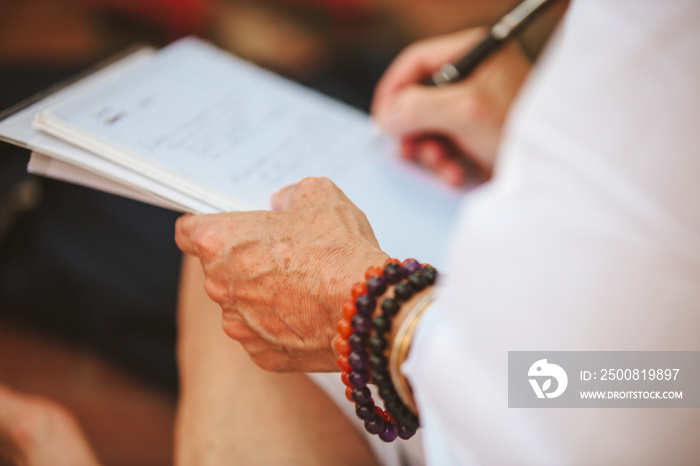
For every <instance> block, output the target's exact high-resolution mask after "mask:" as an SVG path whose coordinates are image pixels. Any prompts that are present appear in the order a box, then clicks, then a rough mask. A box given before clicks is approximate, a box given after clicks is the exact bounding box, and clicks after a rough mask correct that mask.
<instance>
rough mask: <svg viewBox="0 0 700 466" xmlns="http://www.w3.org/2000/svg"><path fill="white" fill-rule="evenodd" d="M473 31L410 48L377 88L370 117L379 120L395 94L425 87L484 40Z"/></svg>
mask: <svg viewBox="0 0 700 466" xmlns="http://www.w3.org/2000/svg"><path fill="white" fill-rule="evenodd" d="M483 34H484V30H483V29H482V28H474V29H469V30H466V31H460V32H458V33H453V34H448V35H444V36H440V37H437V38H433V39H429V40H426V41H423V42H419V43H417V44H415V45H412V46H409V47H408V48H406V49H405V50H404V51H403V52H402V53H400V54H399V55H398V56H397V57H396V59H395V60H394V61H393V62H392V64H391V65H390V66H389V68H388V69H387V71H386V72H385V73H384V75H383V76H382V78H381V79H380V80H379V83H378V84H377V87H376V88H375V93H374V99H373V101H372V110H371V113H372V114H373V115H375V116H377V117H379V116H380V115H381V114H382V113H383V111H384V110H385V108H386V106H387V105H389V104H390V101H391V100H392V98H393V96H394V94H395V93H396V92H397V91H398V90H399V89H401V88H403V87H405V86H407V85H410V84H419V83H422V82H423V81H424V80H425V79H426V78H427V77H429V76H430V75H431V74H432V73H433V72H434V71H436V70H437V69H438V68H440V67H441V66H442V65H444V64H445V63H448V62H452V61H454V60H456V59H457V58H458V57H459V56H460V55H461V54H462V53H464V51H465V50H468V49H469V48H471V47H472V46H473V45H475V44H476V43H477V42H478V41H479V40H481V38H482V37H483Z"/></svg>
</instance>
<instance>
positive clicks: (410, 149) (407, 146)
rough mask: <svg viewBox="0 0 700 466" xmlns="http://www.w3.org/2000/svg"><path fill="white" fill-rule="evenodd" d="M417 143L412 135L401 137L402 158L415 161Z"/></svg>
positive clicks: (416, 139)
mask: <svg viewBox="0 0 700 466" xmlns="http://www.w3.org/2000/svg"><path fill="white" fill-rule="evenodd" d="M417 141H418V138H416V137H415V136H413V135H410V136H403V137H402V138H401V141H400V143H401V149H400V153H401V156H402V157H403V158H405V159H406V160H415V159H416V143H417Z"/></svg>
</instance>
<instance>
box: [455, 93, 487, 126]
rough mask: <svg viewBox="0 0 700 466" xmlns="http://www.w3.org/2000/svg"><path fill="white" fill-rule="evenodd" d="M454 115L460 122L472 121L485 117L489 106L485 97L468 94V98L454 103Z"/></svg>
mask: <svg viewBox="0 0 700 466" xmlns="http://www.w3.org/2000/svg"><path fill="white" fill-rule="evenodd" d="M454 105H455V113H456V114H457V116H458V117H459V118H460V119H461V120H462V121H474V120H478V119H480V118H483V117H484V116H487V115H488V114H489V113H490V110H491V104H490V101H489V99H488V98H486V96H483V95H481V94H478V93H470V94H469V95H468V96H466V97H465V98H462V99H458V100H456V101H455V104H454Z"/></svg>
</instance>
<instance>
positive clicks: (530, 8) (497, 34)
mask: <svg viewBox="0 0 700 466" xmlns="http://www.w3.org/2000/svg"><path fill="white" fill-rule="evenodd" d="M551 2H552V0H524V1H522V2H520V4H518V6H516V7H515V8H513V9H512V10H511V11H510V12H508V13H507V14H506V15H505V16H503V17H502V18H501V19H500V20H499V21H498V22H497V23H496V24H494V25H493V26H492V27H491V30H490V31H489V35H488V36H486V38H485V39H484V40H483V41H481V43H479V45H477V46H476V47H474V48H473V49H472V50H471V51H470V52H469V53H468V54H467V55H465V56H464V58H462V59H461V60H459V61H457V62H455V63H447V64H445V65H443V66H442V67H441V68H440V69H439V70H437V71H436V72H435V73H433V75H432V77H431V78H430V80H429V81H428V82H427V84H428V85H433V86H444V85H445V84H450V83H453V82H456V81H459V80H460V79H464V78H466V77H467V76H469V75H470V74H471V73H472V72H473V71H474V70H475V69H476V68H477V67H478V66H479V65H480V64H481V62H482V61H484V60H485V59H486V58H487V57H488V56H489V55H491V54H492V53H494V52H495V51H496V50H497V49H498V48H499V47H500V46H501V45H502V44H503V43H505V42H506V41H507V40H508V39H510V38H511V37H513V34H515V33H516V32H517V31H519V30H520V28H522V27H523V26H525V25H526V24H527V23H528V22H530V20H531V19H532V18H534V17H535V16H536V15H537V13H538V12H540V11H542V10H544V7H545V6H546V5H547V4H549V3H551Z"/></svg>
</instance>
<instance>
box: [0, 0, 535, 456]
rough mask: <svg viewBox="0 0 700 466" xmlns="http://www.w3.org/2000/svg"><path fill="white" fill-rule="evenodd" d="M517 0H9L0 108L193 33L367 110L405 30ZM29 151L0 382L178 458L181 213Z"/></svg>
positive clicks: (7, 191)
mask: <svg viewBox="0 0 700 466" xmlns="http://www.w3.org/2000/svg"><path fill="white" fill-rule="evenodd" d="M515 3H517V2H515V1H511V0H501V1H487V0H432V1H430V2H427V1H425V0H21V1H17V0H0V110H2V109H5V108H8V107H10V106H12V105H14V104H16V103H18V102H20V101H22V100H24V99H26V98H28V97H30V96H31V95H33V94H35V93H36V92H39V91H40V90H42V89H45V88H47V87H48V86H50V85H52V84H54V83H56V82H59V81H61V80H64V79H67V78H69V77H70V76H73V75H74V74H76V73H79V72H81V71H83V70H85V69H87V68H89V67H92V66H94V65H95V64H97V63H100V62H101V61H103V60H105V59H107V58H108V57H110V56H111V55H113V54H115V53H117V52H120V51H121V50H123V49H125V48H127V47H129V46H132V45H133V44H137V43H143V44H149V45H155V46H163V45H165V44H167V43H169V42H171V41H173V40H175V39H177V38H179V37H182V36H186V35H193V34H194V35H198V36H201V37H204V38H207V39H209V40H210V41H212V42H214V43H215V44H217V45H219V46H221V47H223V48H225V49H227V50H229V51H231V52H232V53H235V54H237V55H239V56H241V57H243V58H246V59H249V60H251V61H254V62H256V63H258V64H261V65H262V66H265V67H267V68H270V69H272V70H274V71H276V72H278V73H281V74H283V75H285V76H287V77H289V78H291V79H295V80H297V81H300V82H302V83H304V84H306V85H309V86H311V87H314V88H316V89H319V90H320V91H322V92H325V93H328V94H330V95H332V96H334V97H336V98H339V99H341V100H344V101H346V102H348V103H350V104H351V105H354V106H356V107H358V108H361V109H364V110H367V108H368V107H369V103H370V101H371V97H372V90H373V88H374V85H375V83H376V81H377V79H378V78H379V76H380V75H381V73H382V72H383V71H384V69H385V68H386V67H387V66H388V64H389V62H390V61H391V59H392V58H393V57H394V56H395V55H396V53H397V52H398V51H399V50H401V48H403V47H404V46H405V45H407V44H409V43H411V42H413V41H415V40H418V39H421V38H424V37H427V36H431V35H435V34H439V33H444V32H449V31H453V30H457V29H461V28H464V27H466V26H472V25H480V24H485V23H490V22H492V21H493V20H495V19H496V18H497V17H499V16H500V15H501V14H502V13H504V12H505V11H507V10H508V9H510V8H511V7H512V6H513V5H514V4H515ZM532 34H533V37H534V39H533V40H534V42H535V43H536V42H537V37H536V35H537V32H536V31H535V32H533V33H532ZM28 156H29V154H28V152H27V151H25V150H23V149H20V148H16V147H13V146H10V145H9V144H4V143H1V144H0V385H6V386H9V387H12V388H13V389H16V390H18V391H21V392H28V393H35V394H39V395H42V396H46V397H48V398H52V399H54V400H56V401H58V402H59V403H61V404H63V405H64V406H66V407H67V408H68V409H69V410H71V411H72V412H73V413H74V414H75V415H76V417H77V419H78V420H79V422H80V423H81V425H82V426H83V427H84V429H85V431H86V434H87V436H88V438H89V439H90V441H91V442H92V443H93V445H94V446H95V449H96V451H97V453H98V456H99V457H100V458H101V459H102V461H104V462H105V464H108V465H132V466H133V465H150V466H154V465H161V464H163V465H166V464H171V463H172V424H173V419H174V407H175V400H176V393H177V378H176V369H175V357H174V344H175V343H174V342H175V306H176V301H175V300H176V291H177V282H178V273H179V261H180V255H179V253H178V251H177V249H176V248H175V245H174V242H173V239H172V231H173V222H174V220H175V218H176V217H177V214H176V213H173V212H168V211H164V210H160V209H156V208H153V207H150V206H145V205H141V204H138V203H135V202H132V201H128V200H126V199H120V198H115V197H112V196H109V195H106V194H102V193H97V192H94V191H90V190H87V189H84V188H79V187H75V186H70V185H66V184H63V183H59V182H54V181H50V180H43V179H38V178H35V177H32V176H30V175H27V174H26V173H25V171H26V170H25V167H26V163H27V160H28Z"/></svg>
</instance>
